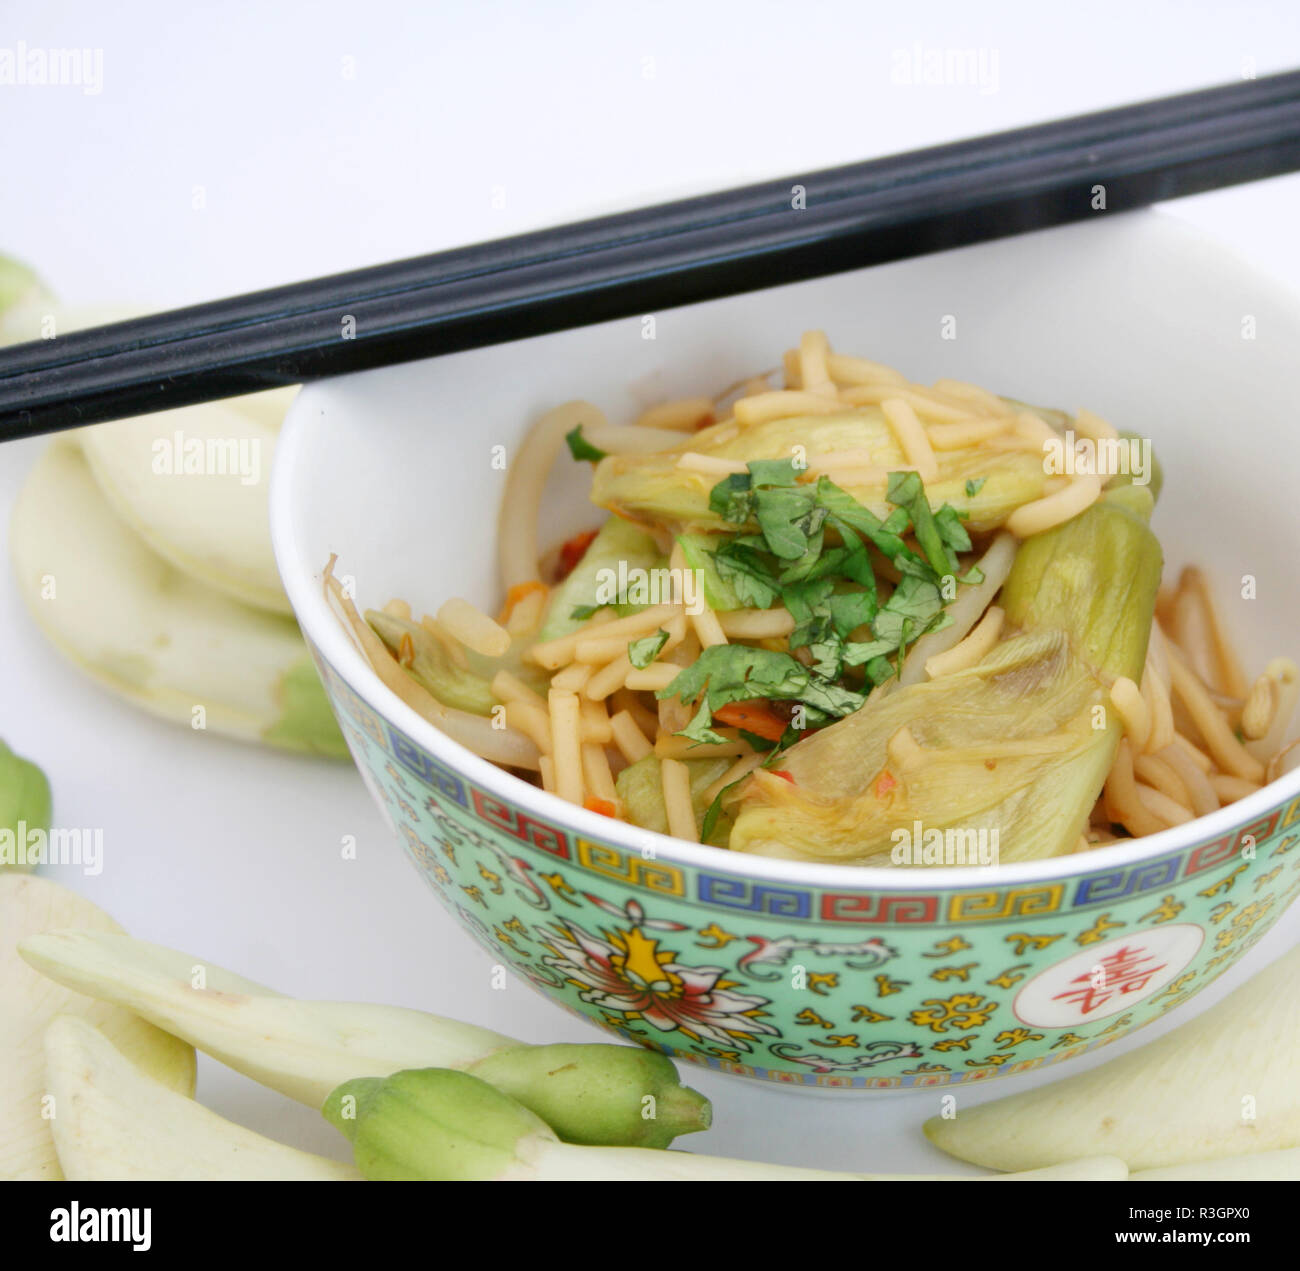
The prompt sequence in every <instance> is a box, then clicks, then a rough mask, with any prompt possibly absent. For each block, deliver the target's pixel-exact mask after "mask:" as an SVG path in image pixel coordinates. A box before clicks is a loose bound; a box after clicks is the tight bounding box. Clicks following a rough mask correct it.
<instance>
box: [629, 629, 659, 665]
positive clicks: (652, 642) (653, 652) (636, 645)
mask: <svg viewBox="0 0 1300 1271" xmlns="http://www.w3.org/2000/svg"><path fill="white" fill-rule="evenodd" d="M667 643H668V632H667V631H665V630H664V629H663V628H662V627H660V628H659V630H658V631H656V632H655V633H654V635H648V636H645V637H643V638H642V639H640V640H633V641H632V642H631V643H630V644H629V645H628V646H627V660H628V661H629V662H631V663H632V665H633V666H634V667H636V668H637V670H639V671H643V670H645V668H646V667H648V666H649V665H650V663H651V662H653V661H654V660H655V658H656V657H657V656H658V655H659V650H660V649H662V648H663V647H664V645H665V644H667Z"/></svg>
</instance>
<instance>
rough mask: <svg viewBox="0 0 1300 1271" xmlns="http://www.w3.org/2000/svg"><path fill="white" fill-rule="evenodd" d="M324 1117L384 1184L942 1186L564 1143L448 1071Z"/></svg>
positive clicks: (1114, 1172)
mask: <svg viewBox="0 0 1300 1271" xmlns="http://www.w3.org/2000/svg"><path fill="white" fill-rule="evenodd" d="M323 1111H324V1115H325V1118H326V1120H327V1121H329V1122H330V1124H331V1125H333V1126H335V1128H337V1129H338V1130H339V1131H340V1132H341V1133H342V1134H343V1135H344V1136H345V1137H346V1138H347V1139H348V1140H349V1142H351V1144H352V1151H353V1155H354V1157H355V1159H356V1163H357V1167H358V1169H360V1170H361V1172H362V1173H363V1174H364V1175H365V1176H366V1177H367V1178H369V1179H374V1180H377V1181H381V1182H441V1181H470V1180H478V1181H499V1182H521V1181H535V1182H566V1183H568V1182H574V1183H576V1182H614V1183H638V1182H750V1181H754V1182H767V1181H775V1182H810V1183H815V1182H837V1181H838V1182H852V1181H855V1180H856V1181H864V1182H869V1181H880V1180H886V1179H900V1180H901V1179H907V1180H911V1181H918V1182H924V1181H934V1182H938V1181H949V1179H946V1178H945V1177H944V1176H942V1175H924V1174H910V1175H890V1174H846V1173H833V1172H831V1171H828V1170H817V1169H801V1168H798V1167H795V1166H783V1165H764V1164H762V1163H760V1162H757V1161H739V1160H731V1159H727V1158H724V1157H719V1156H697V1155H695V1154H694V1153H690V1152H675V1151H674V1152H654V1151H648V1150H646V1149H644V1148H636V1147H579V1146H576V1145H573V1144H568V1143H561V1142H560V1141H559V1139H557V1138H556V1137H555V1135H554V1133H553V1132H552V1131H551V1128H550V1127H549V1126H548V1125H546V1124H545V1122H543V1121H541V1120H539V1119H538V1118H537V1117H536V1116H534V1115H533V1114H532V1113H531V1112H530V1111H529V1110H528V1109H527V1108H525V1107H524V1106H523V1105H522V1104H521V1103H518V1102H516V1101H515V1100H514V1099H511V1098H510V1097H509V1096H508V1095H506V1094H503V1093H502V1092H501V1091H500V1090H499V1089H497V1088H496V1087H494V1086H490V1085H488V1084H487V1083H486V1082H484V1081H480V1080H478V1079H477V1078H475V1077H473V1076H471V1075H470V1074H469V1073H464V1072H453V1071H451V1070H450V1069H446V1068H423V1069H418V1070H411V1071H408V1072H398V1073H394V1074H392V1075H391V1076H389V1077H384V1078H379V1077H367V1078H362V1079H360V1080H355V1081H348V1082H345V1083H344V1084H343V1085H341V1086H340V1087H339V1088H338V1089H337V1090H335V1091H334V1092H333V1093H332V1094H331V1095H330V1096H329V1098H328V1099H327V1100H326V1102H325V1107H324V1109H323ZM1127 1173H1128V1171H1127V1169H1126V1168H1125V1166H1124V1163H1123V1162H1122V1161H1119V1160H1117V1159H1115V1158H1114V1157H1105V1158H1099V1159H1096V1160H1092V1161H1076V1162H1071V1164H1070V1166H1069V1167H1062V1168H1058V1169H1055V1170H1051V1171H1043V1172H1040V1173H1037V1174H1030V1175H1021V1176H1019V1177H1020V1178H1023V1179H1026V1180H1028V1181H1040V1180H1042V1181H1046V1180H1050V1179H1054V1178H1076V1179H1078V1178H1097V1179H1123V1178H1125V1177H1126V1176H1127ZM1013 1177H1016V1176H1012V1175H1003V1176H1002V1178H1001V1179H998V1180H996V1181H1011V1180H1012V1179H1013ZM964 1181H970V1182H980V1181H985V1180H980V1179H969V1180H964ZM987 1181H994V1180H987Z"/></svg>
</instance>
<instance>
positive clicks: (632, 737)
mask: <svg viewBox="0 0 1300 1271" xmlns="http://www.w3.org/2000/svg"><path fill="white" fill-rule="evenodd" d="M609 727H610V731H611V732H612V733H613V734H614V745H616V746H617V747H618V748H619V750H620V751H621V752H622V754H623V758H624V759H626V760H627V761H628V763H636V762H637V760H639V759H644V758H645V757H646V756H647V755H650V754H653V753H654V747H653V746H652V745H651V744H650V740H649V738H647V737H646V735H645V733H643V732H642V731H641V730H640V728H638V727H637V723H636V720H634V719H633V718H632V716H631V714H630V713H629V712H627V711H619V712H618V714H617V715H615V716H614V717H613V718H612V719H611V720H610V721H609Z"/></svg>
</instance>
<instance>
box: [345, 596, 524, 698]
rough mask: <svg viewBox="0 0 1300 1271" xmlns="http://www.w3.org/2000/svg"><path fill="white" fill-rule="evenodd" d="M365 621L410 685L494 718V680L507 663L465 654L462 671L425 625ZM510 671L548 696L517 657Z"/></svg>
mask: <svg viewBox="0 0 1300 1271" xmlns="http://www.w3.org/2000/svg"><path fill="white" fill-rule="evenodd" d="M365 617H366V622H368V623H369V624H370V627H371V629H372V630H373V631H374V632H375V634H376V635H377V636H378V637H379V638H380V639H381V640H382V641H383V642H384V647H385V648H387V649H388V651H389V652H390V653H391V654H392V655H393V656H394V657H395V658H397V660H398V661H399V662H401V664H402V665H403V666H404V667H405V668H406V670H407V672H408V673H409V674H410V676H411V677H412V679H414V680H415V681H416V682H417V683H418V684H420V685H421V686H422V687H423V688H425V689H426V690H427V691H428V692H429V693H430V694H432V695H433V697H435V698H436V699H437V700H438V701H440V702H441V703H442V704H443V705H444V706H451V707H453V708H455V709H456V710H462V711H468V712H469V713H470V714H472V715H490V714H491V713H492V707H493V706H494V705H495V704H496V700H497V699H496V698H495V697H494V696H493V695H492V677H493V675H495V674H496V670H498V669H500V668H502V667H505V666H506V662H505V661H504V660H500V659H496V660H494V659H488V658H484V657H482V656H481V655H480V654H472V653H470V652H469V651H468V650H462V653H461V656H462V657H463V659H464V665H461V664H460V662H458V661H457V660H456V658H455V657H453V655H452V653H451V650H450V649H449V648H448V647H447V645H446V644H445V643H444V642H443V641H442V640H440V639H439V638H438V637H437V636H436V635H434V634H433V632H432V631H430V630H429V628H428V627H426V626H425V625H424V624H423V623H421V622H413V621H412V620H411V619H410V618H399V617H397V616H395V615H394V614H390V613H384V611H383V610H382V609H367V610H366V615H365ZM480 667H481V668H483V669H482V670H480V669H479V668H480ZM489 668H492V669H489ZM507 669H509V670H510V672H511V674H513V675H515V676H517V677H522V678H523V679H524V680H525V682H526V683H528V686H529V688H532V689H534V690H536V691H538V692H541V693H545V692H546V679H545V677H544V676H541V675H539V674H538V670H537V668H536V667H535V666H531V665H530V666H527V667H525V666H524V665H522V663H521V661H520V659H519V658H518V657H515V658H512V659H511V660H510V663H509V666H508V668H507Z"/></svg>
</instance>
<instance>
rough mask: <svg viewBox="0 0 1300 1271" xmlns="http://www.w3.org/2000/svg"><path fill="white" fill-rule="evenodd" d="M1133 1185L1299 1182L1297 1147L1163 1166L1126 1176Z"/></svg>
mask: <svg viewBox="0 0 1300 1271" xmlns="http://www.w3.org/2000/svg"><path fill="white" fill-rule="evenodd" d="M1129 1181H1130V1182H1134V1183H1230V1182H1236V1181H1241V1182H1252V1183H1265V1182H1289V1183H1295V1182H1300V1147H1285V1148H1281V1149H1279V1150H1278V1151H1276V1152H1251V1153H1250V1154H1249V1155H1248V1156H1225V1157H1224V1158H1223V1159H1222V1160H1218V1161H1194V1162H1192V1163H1191V1164H1190V1165H1162V1166H1159V1167H1157V1168H1156V1169H1144V1170H1139V1171H1138V1172H1137V1173H1136V1174H1130V1175H1129Z"/></svg>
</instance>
